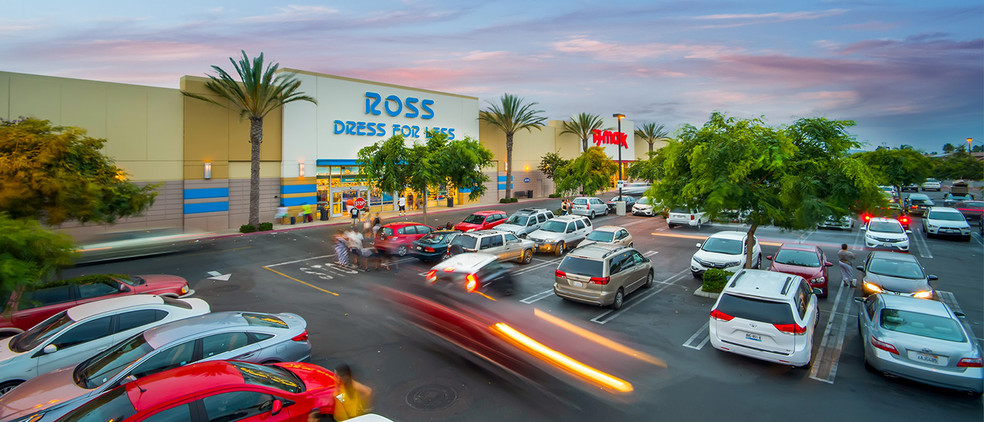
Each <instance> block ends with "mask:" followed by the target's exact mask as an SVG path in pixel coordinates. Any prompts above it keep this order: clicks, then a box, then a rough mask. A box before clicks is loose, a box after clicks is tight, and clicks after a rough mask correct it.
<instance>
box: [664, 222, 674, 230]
mask: <svg viewBox="0 0 984 422" xmlns="http://www.w3.org/2000/svg"><path fill="white" fill-rule="evenodd" d="M674 227H676V224H669V223H667V224H666V228H668V229H672V228H674Z"/></svg>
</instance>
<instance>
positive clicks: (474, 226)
mask: <svg viewBox="0 0 984 422" xmlns="http://www.w3.org/2000/svg"><path fill="white" fill-rule="evenodd" d="M505 222H506V212H505V211H499V210H493V211H478V212H473V213H472V214H471V215H469V216H468V217H465V219H464V220H463V221H462V222H460V223H458V224H455V225H454V229H455V230H461V231H463V232H470V231H474V230H488V229H491V228H493V227H495V226H498V225H500V224H502V223H505Z"/></svg>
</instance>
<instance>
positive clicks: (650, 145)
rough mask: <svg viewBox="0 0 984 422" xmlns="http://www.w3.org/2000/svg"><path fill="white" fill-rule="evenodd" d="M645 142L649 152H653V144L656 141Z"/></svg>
mask: <svg viewBox="0 0 984 422" xmlns="http://www.w3.org/2000/svg"><path fill="white" fill-rule="evenodd" d="M646 142H648V143H649V152H653V144H655V143H656V141H646Z"/></svg>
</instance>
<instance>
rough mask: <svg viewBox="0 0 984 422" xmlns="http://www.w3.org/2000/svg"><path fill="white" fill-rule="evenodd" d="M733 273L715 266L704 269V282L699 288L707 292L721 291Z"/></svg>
mask: <svg viewBox="0 0 984 422" xmlns="http://www.w3.org/2000/svg"><path fill="white" fill-rule="evenodd" d="M732 275H734V273H733V272H731V271H725V270H720V269H717V268H711V269H709V270H707V271H704V284H703V285H701V286H700V289H701V290H703V291H705V292H708V293H721V290H724V285H725V284H728V280H730V279H731V276H732Z"/></svg>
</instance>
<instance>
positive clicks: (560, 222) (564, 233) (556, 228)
mask: <svg viewBox="0 0 984 422" xmlns="http://www.w3.org/2000/svg"><path fill="white" fill-rule="evenodd" d="M592 230H594V228H593V227H592V226H591V220H589V219H587V218H585V217H581V216H579V215H562V216H560V217H554V218H551V219H549V220H547V222H546V223H543V226H540V228H539V229H538V230H537V231H535V232H533V233H530V235H529V236H527V239H529V240H532V241H533V243H534V247H535V248H536V249H535V250H536V251H537V252H541V251H542V252H553V253H555V254H557V255H560V254H563V253H564V250H565V249H570V248H573V247H574V246H576V245H577V244H578V243H581V241H582V240H584V238H585V237H586V236H587V235H588V233H591V231H592Z"/></svg>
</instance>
